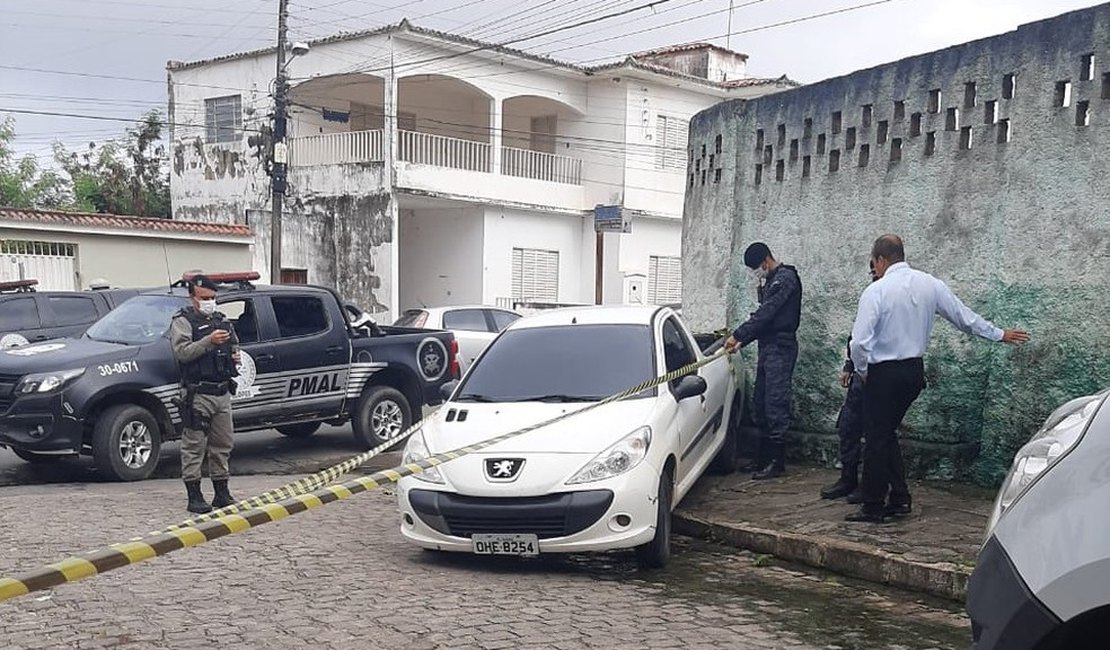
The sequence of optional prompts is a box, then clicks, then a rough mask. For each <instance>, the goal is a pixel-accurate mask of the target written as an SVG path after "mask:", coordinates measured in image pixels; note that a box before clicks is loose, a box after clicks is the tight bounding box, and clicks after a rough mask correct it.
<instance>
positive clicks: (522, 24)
mask: <svg viewBox="0 0 1110 650" xmlns="http://www.w3.org/2000/svg"><path fill="white" fill-rule="evenodd" d="M650 2H651V0H375V1H374V2H369V1H367V0H290V2H289V5H290V15H291V18H290V23H289V24H290V34H289V38H290V40H308V39H310V38H313V37H318V36H325V35H329V34H333V33H335V32H338V31H344V30H347V31H350V30H357V29H366V28H371V27H376V26H380V25H383V24H387V23H395V22H398V21H399V20H400V19H401V18H403V17H408V18H409V19H410V20H411V21H412V22H414V23H416V24H418V25H423V26H427V27H432V28H435V29H441V30H444V31H450V32H455V33H461V34H465V35H468V36H472V37H475V38H479V39H483V40H490V41H494V42H502V41H505V40H508V39H513V38H516V37H520V36H525V35H530V34H535V33H537V32H540V31H543V30H545V29H548V28H551V27H558V26H562V25H567V24H571V23H574V22H577V21H580V20H584V19H588V18H590V17H595V16H603V15H605V14H608V13H613V12H617V11H621V10H624V9H628V8H632V7H639V6H644V5H647V4H650ZM656 2H657V4H656V5H655V7H654V8H653V9H644V10H641V11H636V12H634V13H630V14H628V15H625V16H622V17H620V18H615V19H611V20H604V21H601V22H598V23H596V24H592V25H589V26H585V27H581V28H577V29H572V30H567V31H563V32H560V33H558V34H556V35H553V36H550V37H546V38H539V39H534V40H528V41H523V42H520V43H517V44H515V45H514V46H515V47H520V48H522V49H527V50H530V51H534V52H538V53H546V54H550V55H552V56H555V57H557V58H560V59H564V60H568V61H574V62H584V63H588V64H595V63H598V62H600V61H603V60H612V59H616V58H619V57H620V55H622V54H625V53H629V52H634V51H638V50H645V49H650V48H653V47H659V46H663V45H670V44H676V43H686V42H690V41H712V42H714V43H717V44H720V45H725V44H726V37H725V35H726V34H729V33H730V32H731V33H732V34H733V36H731V38H730V39H727V40H728V41H729V42H728V44H729V45H730V46H731V47H732V48H733V49H736V50H739V51H741V52H745V53H746V54H748V55H749V56H750V57H751V58H750V60H749V72H750V74H751V75H753V76H778V75H782V74H787V75H789V76H790V77H791V78H793V79H796V80H798V81H802V82H812V81H819V80H821V79H825V78H828V77H832V76H837V75H840V74H845V73H848V72H851V71H853V70H857V69H861V68H866V67H870V66H873V65H876V64H880V63H885V62H888V61H894V60H897V59H900V58H903V57H906V56H910V55H914V54H920V53H924V52H929V51H931V50H935V49H939V48H942V47H946V46H948V45H954V44H957V43H961V42H964V41H968V40H973V39H976V38H981V37H985V36H992V35H995V34H999V33H1002V32H1005V31H1009V30H1012V29H1014V28H1015V27H1017V26H1018V25H1019V24H1022V23H1027V22H1031V21H1035V20H1040V19H1043V18H1048V17H1051V16H1055V15H1058V14H1061V13H1065V12H1067V11H1071V10H1074V9H1080V8H1083V7H1089V6H1093V5H1096V4H1099V3H1098V2H1094V1H1092V0H885V1H880V2H877V1H876V0H733V2H732V4H733V5H734V7H735V8H734V10H733V11H732V17H731V29H730V28H729V11H728V7H729V0H656ZM868 4H870V5H872V6H866V7H861V8H858V9H854V10H851V11H846V12H844V13H839V14H836V15H830V16H825V17H817V18H813V19H812V20H803V21H801V22H796V23H793V24H788V25H783V26H779V27H771V26H772V25H774V24H776V23H782V22H786V21H792V20H796V19H801V18H806V17H809V16H813V15H815V14H822V13H826V12H832V11H836V10H838V9H848V8H852V7H857V6H860V5H868ZM277 5H278V0H0V7H2V8H0V118H2V116H3V115H5V114H6V111H9V110H12V109H19V110H24V111H41V112H54V113H71V114H72V113H76V114H81V115H92V116H100V117H109V118H126V119H131V118H134V117H136V116H138V115H139V114H141V113H143V112H145V111H146V110H148V109H150V108H160V109H162V111H163V112H164V111H165V110H166V85H165V64H166V61H167V60H170V59H174V60H187V61H188V60H195V59H201V58H207V57H211V56H218V55H221V54H227V53H231V52H237V51H242V50H246V49H254V48H258V47H264V46H267V45H270V44H272V43H273V42H274V40H275V39H276V33H277V29H276V24H277V18H276V14H277ZM32 69H33V70H32ZM36 70H37V71H36ZM59 72H61V73H66V74H58V73H59ZM90 75H93V76H90ZM95 75H101V76H100V77H98V76H95ZM105 77H108V78H105ZM113 77H115V78H113ZM118 77H123V78H126V79H120V78H118ZM15 118H16V129H17V132H18V136H19V137H18V141H17V147H18V149H19V150H21V151H30V152H35V153H37V154H39V155H40V156H43V157H44V159H45V158H48V157H49V156H48V154H49V150H50V143H51V142H53V141H54V140H62V141H64V142H66V143H67V144H70V145H71V146H74V145H79V144H81V143H84V142H88V141H89V140H98V141H99V140H103V139H105V138H108V137H111V136H113V135H115V134H118V133H121V132H122V131H123V129H124V128H126V127H127V126H128V125H127V124H126V123H124V122H111V121H94V120H89V119H76V118H69V117H48V116H34V115H27V114H16V115H15Z"/></svg>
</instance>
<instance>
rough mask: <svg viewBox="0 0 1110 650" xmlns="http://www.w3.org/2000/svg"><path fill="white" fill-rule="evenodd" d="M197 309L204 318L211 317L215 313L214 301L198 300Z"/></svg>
mask: <svg viewBox="0 0 1110 650" xmlns="http://www.w3.org/2000/svg"><path fill="white" fill-rule="evenodd" d="M197 309H198V310H199V311H200V313H202V314H204V315H205V316H211V315H212V314H213V313H215V311H216V301H215V300H198V301H197Z"/></svg>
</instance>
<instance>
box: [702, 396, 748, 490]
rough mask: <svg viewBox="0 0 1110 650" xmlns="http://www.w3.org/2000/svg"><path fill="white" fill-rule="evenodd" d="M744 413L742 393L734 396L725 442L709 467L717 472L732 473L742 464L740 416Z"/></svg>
mask: <svg viewBox="0 0 1110 650" xmlns="http://www.w3.org/2000/svg"><path fill="white" fill-rule="evenodd" d="M743 414H744V400H743V399H742V396H741V395H740V393H737V394H736V396H735V397H733V398H732V409H731V410H730V412H729V416H728V429H726V430H725V444H723V445H721V449H720V451H718V452H717V455H716V456H714V457H713V462H712V463H711V464H710V466H709V468H710V469H711V470H713V473H715V474H732V473H733V472H735V471H736V469H737V467H738V466H739V465H740V417H741V416H742V415H743Z"/></svg>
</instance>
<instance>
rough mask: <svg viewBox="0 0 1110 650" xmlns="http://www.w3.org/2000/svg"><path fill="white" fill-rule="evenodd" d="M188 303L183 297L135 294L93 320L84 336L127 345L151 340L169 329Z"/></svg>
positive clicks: (145, 342) (142, 343)
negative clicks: (171, 322) (175, 316)
mask: <svg viewBox="0 0 1110 650" xmlns="http://www.w3.org/2000/svg"><path fill="white" fill-rule="evenodd" d="M186 304H187V301H186V299H185V298H182V297H180V296H136V297H134V298H131V299H130V300H128V301H127V302H125V303H123V304H122V305H120V306H119V307H116V308H115V309H113V310H112V311H110V312H108V315H106V316H105V317H104V318H101V319H100V320H98V321H97V322H95V323H93V325H92V327H90V328H89V329H88V331H87V332H86V333H85V337H86V338H90V339H92V340H94V341H104V342H107V343H122V344H124V345H145V344H147V343H152V342H154V341H155V340H157V339H158V337H160V336H162V335H163V334H164V333H165V332H166V330H168V329H169V327H170V321H171V320H172V319H173V315H174V314H176V313H177V312H178V310H180V309H181V308H182V307H184V306H185V305H186Z"/></svg>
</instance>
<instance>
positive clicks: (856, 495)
mask: <svg viewBox="0 0 1110 650" xmlns="http://www.w3.org/2000/svg"><path fill="white" fill-rule="evenodd" d="M848 503H850V504H852V505H854V506H858V505H860V504H861V503H863V490H861V489H859V488H856V489H854V490H852V493H851V494H849V495H848Z"/></svg>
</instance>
